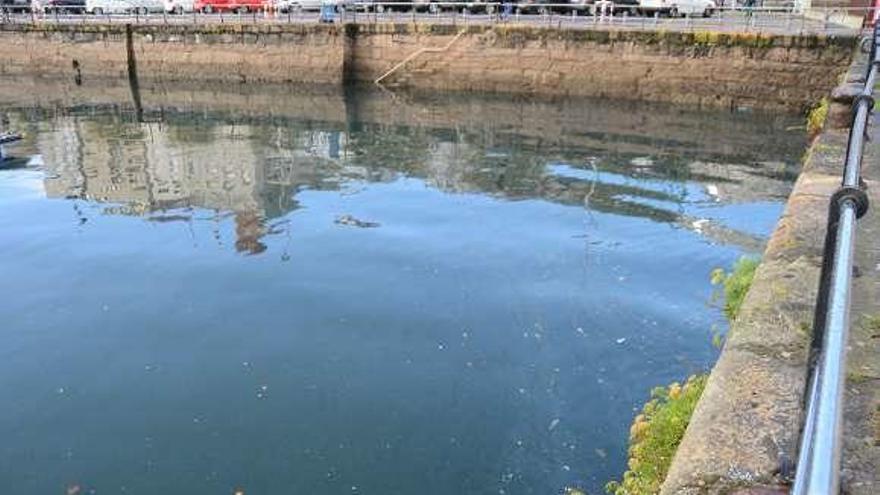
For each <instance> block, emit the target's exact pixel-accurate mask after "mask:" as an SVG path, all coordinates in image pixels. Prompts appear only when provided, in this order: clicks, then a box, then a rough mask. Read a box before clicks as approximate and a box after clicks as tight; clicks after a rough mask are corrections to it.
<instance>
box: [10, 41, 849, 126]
mask: <svg viewBox="0 0 880 495" xmlns="http://www.w3.org/2000/svg"><path fill="white" fill-rule="evenodd" d="M462 29H463V32H462V31H461V30H462ZM133 32H134V36H133V43H134V53H135V56H136V58H137V67H138V77H139V79H140V80H142V81H150V80H156V81H215V82H216V81H219V82H230V83H241V82H248V81H259V82H271V83H285V82H310V83H333V84H341V83H343V82H351V81H363V82H371V81H373V80H374V79H376V78H377V77H379V76H381V75H382V74H384V73H385V72H387V71H388V70H389V69H391V68H393V67H394V66H395V65H396V64H398V63H399V62H401V61H403V60H404V59H406V58H407V57H409V56H411V55H413V54H415V53H416V52H419V53H418V55H416V56H415V57H414V58H413V59H412V60H411V61H410V62H408V63H407V64H405V65H403V66H402V67H401V68H400V69H399V70H397V71H395V72H393V73H392V74H391V75H390V76H389V77H388V78H387V79H386V80H385V81H384V82H383V83H384V84H386V85H388V86H412V87H418V88H423V89H440V90H452V91H474V90H477V91H500V92H514V93H527V94H541V95H584V96H598V97H609V98H615V99H629V100H651V101H667V102H676V103H688V104H698V105H701V106H713V107H725V108H736V107H760V108H788V109H795V110H802V109H804V108H805V107H807V106H809V105H810V104H812V103H813V102H815V101H816V100H817V99H819V98H820V97H821V96H822V95H824V94H827V92H828V91H829V90H830V89H831V88H832V87H833V86H834V85H835V84H836V83H837V78H838V77H839V75H840V74H841V73H842V72H843V70H844V69H845V68H846V66H847V64H848V61H849V58H850V55H851V52H852V48H853V46H854V39H853V38H834V37H816V36H771V37H768V36H760V35H755V34H720V33H708V32H704V33H677V32H642V31H621V30H564V29H553V28H543V27H541V28H539V27H523V26H519V27H511V26H470V27H467V28H456V27H455V26H430V25H404V24H374V25H355V24H350V25H345V26H337V25H331V26H323V25H298V24H292V25H282V24H279V25H272V24H257V25H247V24H245V25H240V24H222V25H221V24H211V25H202V26H174V25H168V26H160V25H154V26H134V27H133ZM0 46H3V47H4V50H3V52H2V53H0V74H37V75H41V76H48V77H52V76H61V77H72V76H73V75H75V73H76V70H75V69H74V67H73V65H74V61H76V62H77V64H78V66H79V71H80V73H81V76H82V78H95V77H98V78H106V77H125V75H126V61H127V59H126V50H125V27H124V26H121V25H96V24H88V25H61V26H59V25H52V24H45V25H39V24H38V25H18V26H16V25H6V26H2V27H0ZM446 47H448V48H446ZM443 48H445V49H443ZM441 49H442V50H441Z"/></svg>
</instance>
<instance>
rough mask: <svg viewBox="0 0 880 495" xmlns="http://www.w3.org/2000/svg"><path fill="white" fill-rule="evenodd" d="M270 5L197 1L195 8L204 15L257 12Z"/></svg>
mask: <svg viewBox="0 0 880 495" xmlns="http://www.w3.org/2000/svg"><path fill="white" fill-rule="evenodd" d="M267 5H268V1H267V0H195V3H194V4H193V8H194V9H195V10H196V11H198V12H202V13H204V14H210V13H213V12H238V13H246V12H256V11H259V10H263V9H265V8H266V6H267Z"/></svg>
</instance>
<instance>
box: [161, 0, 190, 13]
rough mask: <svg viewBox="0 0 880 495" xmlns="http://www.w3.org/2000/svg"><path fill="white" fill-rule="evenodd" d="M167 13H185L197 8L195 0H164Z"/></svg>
mask: <svg viewBox="0 0 880 495" xmlns="http://www.w3.org/2000/svg"><path fill="white" fill-rule="evenodd" d="M164 4H165V13H166V14H184V13H189V12H194V11H195V10H196V7H195V0H164Z"/></svg>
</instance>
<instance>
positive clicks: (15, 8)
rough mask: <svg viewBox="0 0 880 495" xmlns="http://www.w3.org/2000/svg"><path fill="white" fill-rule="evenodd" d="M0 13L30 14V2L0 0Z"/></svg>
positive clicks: (27, 0) (25, 0)
mask: <svg viewBox="0 0 880 495" xmlns="http://www.w3.org/2000/svg"><path fill="white" fill-rule="evenodd" d="M0 11H3V12H10V13H17V12H30V11H31V0H0Z"/></svg>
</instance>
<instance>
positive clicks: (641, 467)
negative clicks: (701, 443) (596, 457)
mask: <svg viewBox="0 0 880 495" xmlns="http://www.w3.org/2000/svg"><path fill="white" fill-rule="evenodd" d="M707 379H708V375H695V376H691V377H690V378H688V380H687V381H686V382H685V383H684V385H681V384H679V383H677V382H676V383H673V384H672V385H670V386H668V387H657V388H655V389H654V390H652V391H651V400H649V401H648V403H647V404H645V406H644V407H643V408H642V413H641V414H639V415H638V416H636V418H635V420H633V424H632V427H631V428H630V432H629V440H630V447H629V461H628V463H627V467H628V469H627V471H626V472H625V473H624V474H623V478H622V479H621V481H612V482H610V483H608V484H607V485H605V491H607V492H608V493H609V494H611V495H653V494H655V493H658V492H659V491H660V487H661V485H663V481H664V480H665V479H666V473H667V472H668V471H669V466H670V465H671V464H672V458H673V457H674V456H675V451H676V450H677V449H678V445H679V444H680V443H681V439H682V438H683V437H684V433H685V431H686V430H687V426H688V423H690V419H691V416H692V415H693V412H694V409H695V408H696V407H697V402H698V401H699V400H700V396H701V395H702V394H703V389H705V388H706V380H707Z"/></svg>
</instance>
